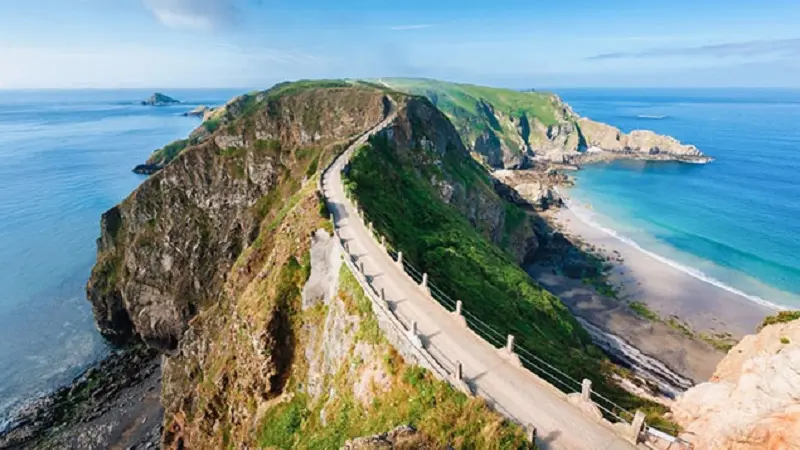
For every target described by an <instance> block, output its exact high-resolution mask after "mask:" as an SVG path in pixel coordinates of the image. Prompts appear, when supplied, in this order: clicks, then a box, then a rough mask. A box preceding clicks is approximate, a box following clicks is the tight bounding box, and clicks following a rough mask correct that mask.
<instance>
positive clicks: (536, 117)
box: [378, 78, 710, 169]
mask: <svg viewBox="0 0 800 450" xmlns="http://www.w3.org/2000/svg"><path fill="white" fill-rule="evenodd" d="M378 82H380V83H383V84H384V85H386V86H388V87H390V88H392V89H396V90H399V91H402V92H406V93H410V94H414V95H422V96H425V97H427V98H428V99H429V100H430V101H431V102H432V103H433V104H434V105H436V107H437V108H439V109H440V110H441V111H442V112H444V113H445V114H446V115H447V117H448V118H449V119H450V121H451V122H452V123H453V125H454V126H455V127H456V129H457V130H458V132H459V134H460V135H461V137H462V140H463V141H464V144H465V145H466V146H467V147H468V148H469V149H470V151H471V152H473V154H474V155H475V156H476V158H478V159H479V160H481V161H483V162H484V163H486V164H487V165H488V166H490V167H492V168H501V169H502V168H505V169H520V168H530V167H533V166H536V165H547V164H549V163H553V162H555V163H567V164H583V163H589V162H598V161H607V160H611V159H619V158H633V159H650V160H678V161H687V162H708V161H709V160H710V158H707V157H705V156H704V155H703V154H702V153H700V151H699V150H697V148H695V147H694V146H691V145H683V144H681V143H680V142H678V141H677V140H675V139H673V138H671V137H668V136H661V135H658V134H656V133H653V132H651V131H646V130H636V131H633V132H631V133H629V134H625V133H623V132H621V131H620V130H619V129H617V128H615V127H612V126H610V125H606V124H603V123H599V122H595V121H593V120H591V119H588V118H582V117H579V116H578V115H577V114H575V113H574V112H573V111H572V109H571V108H570V107H569V105H567V104H566V103H564V102H563V101H561V99H560V98H559V97H558V96H556V95H554V94H552V93H547V92H538V91H525V92H523V91H515V90H511V89H500V88H491V87H484V86H475V85H470V84H459V83H450V82H444V81H436V80H428V79H408V78H382V79H380V80H378Z"/></svg>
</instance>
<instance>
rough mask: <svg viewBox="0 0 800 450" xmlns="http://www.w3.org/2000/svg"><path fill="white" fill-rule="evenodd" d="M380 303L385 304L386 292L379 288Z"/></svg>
mask: <svg viewBox="0 0 800 450" xmlns="http://www.w3.org/2000/svg"><path fill="white" fill-rule="evenodd" d="M381 301H382V302H384V303H385V302H386V291H384V289H383V288H381Z"/></svg>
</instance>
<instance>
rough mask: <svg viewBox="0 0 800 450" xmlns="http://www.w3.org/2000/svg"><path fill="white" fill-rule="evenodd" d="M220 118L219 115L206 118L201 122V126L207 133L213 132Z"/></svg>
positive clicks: (217, 126) (217, 127) (218, 124)
mask: <svg viewBox="0 0 800 450" xmlns="http://www.w3.org/2000/svg"><path fill="white" fill-rule="evenodd" d="M220 122H221V119H220V118H219V117H214V118H212V119H208V120H206V121H205V122H203V128H205V129H206V131H208V132H209V133H213V132H215V131H217V129H219V126H220Z"/></svg>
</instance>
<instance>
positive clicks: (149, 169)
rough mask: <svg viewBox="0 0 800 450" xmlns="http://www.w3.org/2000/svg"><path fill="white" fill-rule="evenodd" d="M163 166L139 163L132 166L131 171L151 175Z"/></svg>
mask: <svg viewBox="0 0 800 450" xmlns="http://www.w3.org/2000/svg"><path fill="white" fill-rule="evenodd" d="M163 167H164V166H163V165H161V164H139V165H138V166H136V167H134V168H133V173H136V174H139V175H152V174H154V173H156V172H158V171H159V170H161V169H162V168H163Z"/></svg>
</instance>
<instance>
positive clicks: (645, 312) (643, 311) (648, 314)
mask: <svg viewBox="0 0 800 450" xmlns="http://www.w3.org/2000/svg"><path fill="white" fill-rule="evenodd" d="M628 306H629V307H630V308H631V309H632V310H633V311H634V312H636V314H639V315H640V316H642V317H644V318H645V319H648V320H652V321H657V320H661V318H660V317H659V316H658V314H656V313H655V312H653V310H652V309H650V308H648V307H647V305H645V304H644V303H642V302H630V303H629V304H628Z"/></svg>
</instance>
